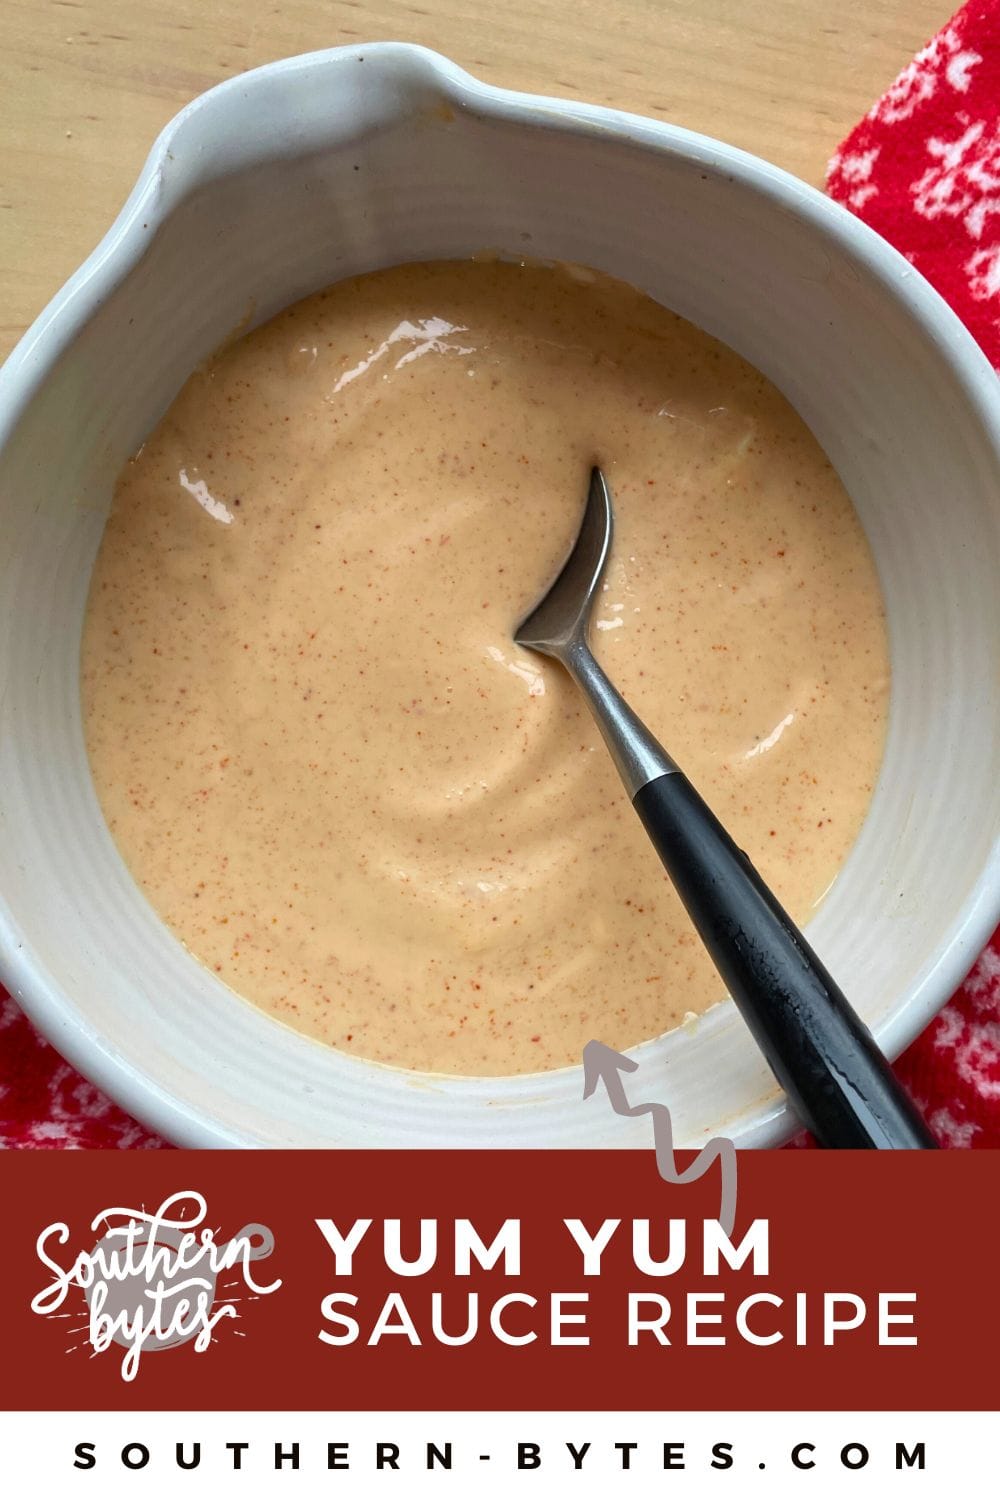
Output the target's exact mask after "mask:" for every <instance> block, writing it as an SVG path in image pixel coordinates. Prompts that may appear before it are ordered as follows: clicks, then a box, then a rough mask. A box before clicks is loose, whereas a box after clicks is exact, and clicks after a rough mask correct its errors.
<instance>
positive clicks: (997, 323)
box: [827, 0, 1000, 368]
mask: <svg viewBox="0 0 1000 1500" xmlns="http://www.w3.org/2000/svg"><path fill="white" fill-rule="evenodd" d="M827 187H828V189H829V192H830V194H831V196H832V197H834V198H836V199H837V200H838V201H839V202H841V203H843V204H844V205H845V206H846V207H847V208H849V209H851V211H852V212H853V213H856V214H857V215H858V217H859V218H862V219H864V220H865V221H866V223H868V224H870V225H871V226H872V228H873V229H877V230H878V232H879V233H880V234H882V235H884V236H885V238H886V239H887V240H889V241H890V242H891V243H892V244H893V245H895V246H896V248H897V249H898V250H901V251H902V252H903V254H904V255H905V256H906V257H907V259H908V260H909V261H911V262H912V263H913V265H915V266H916V268H917V270H918V271H922V272H923V274H924V275H925V276H926V277H927V280H928V281H929V282H931V284H932V285H933V286H935V287H936V288H937V290H938V291H939V292H940V293H941V295H942V296H943V297H945V298H946V299H947V301H948V302H950V303H951V305H952V307H953V308H954V309H955V311H956V312H957V313H958V315H959V317H960V318H961V319H962V321H963V322H964V323H965V324H966V325H967V327H968V328H970V329H971V331H972V332H973V333H974V334H975V336H976V338H977V339H978V341H979V343H980V344H981V345H982V347H983V349H984V350H985V352H986V354H987V356H988V357H989V359H990V361H991V363H992V364H993V365H994V367H995V368H1000V6H998V5H997V3H996V0H989V3H984V0H974V3H972V4H969V5H967V6H966V7H965V8H964V10H960V11H959V13H958V15H957V16H955V17H954V19H953V20H952V21H951V22H949V24H948V25H947V26H946V27H945V28H944V30H943V31H941V32H939V34H938V35H937V36H936V37H935V38H934V40H933V41H932V42H930V43H929V44H928V45H927V46H926V47H924V49H923V51H921V52H919V53H918V54H917V56H916V57H915V58H914V59H913V61H912V63H910V65H909V67H906V68H904V69H903V71H902V73H900V75H899V77H898V78H897V79H896V82H895V83H894V84H893V85H892V86H891V88H890V89H889V90H888V91H887V92H886V94H885V95H883V97H882V98H881V99H880V100H879V102H878V103H877V104H876V105H874V107H873V108H872V109H871V110H869V112H868V114H867V115H866V116H865V118H864V119H863V120H862V121H861V123H860V124H859V125H858V126H857V127H856V128H855V129H854V130H853V131H852V132H851V134H850V135H849V136H848V137H847V140H846V141H845V142H844V144H843V145H842V146H841V148H840V150H839V151H838V152H837V153H836V155H835V156H834V157H833V159H832V161H831V162H830V167H829V172H828V176H827Z"/></svg>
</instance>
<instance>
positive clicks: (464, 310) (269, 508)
mask: <svg viewBox="0 0 1000 1500" xmlns="http://www.w3.org/2000/svg"><path fill="white" fill-rule="evenodd" d="M595 460H598V461H600V463H601V465H602V467H603V468H604V469H605V472H606V473H607V475H608V478H609V481H610V483H611V486H612V490H613V493H614V496H615V503H616V512H617V522H618V524H617V540H616V546H615V552H614V555H613V557H612V560H611V563H610V566H609V569H608V573H607V578H606V582H605V587H604V590H603V593H602V597H601V600H600V603H599V608H598V610H597V612H596V616H595V622H596V629H595V631H594V645H595V649H596V651H597V654H598V656H599V657H600V658H601V659H602V661H603V662H604V664H605V665H606V667H607V668H608V670H609V671H610V673H611V674H612V676H613V678H614V680H615V681H616V682H617V683H618V684H619V685H620V686H621V688H622V690H623V692H624V693H625V694H626V696H627V697H628V698H629V700H630V701H631V702H632V703H633V704H634V706H635V707H636V709H637V711H638V712H639V714H640V715H641V716H642V717H643V718H644V719H645V720H646V721H647V722H648V723H649V724H650V725H651V727H652V728H653V729H654V730H655V732H656V733H657V734H658V736H659V737H660V738H661V739H662V740H663V741H664V743H665V744H666V745H667V747H668V748H669V749H670V751H671V753H672V754H674V755H675V756H676V758H677V759H678V760H679V761H680V763H681V764H682V766H683V767H684V769H685V770H686V771H687V773H688V775H689V776H690V777H691V779H692V780H693V781H694V783H695V785H697V786H698V787H699V789H700V790H701V791H702V792H703V794H704V795H705V796H706V798H707V799H708V801H709V802H710V803H711V804H712V805H713V807H714V808H715V810H716V811H717V812H718V814H719V816H720V817H721V818H722V820H723V822H724V823H726V824H727V826H728V827H729V828H730V830H731V831H732V833H733V835H734V837H735V838H736V839H737V841H738V842H739V843H740V845H741V846H742V847H743V848H746V849H747V850H748V851H750V852H751V854H752V856H753V858H754V859H755V862H756V863H757V864H758V865H759V867H760V869H761V872H762V874H763V876H764V878H765V880H767V881H768V883H769V884H771V885H772V886H773V887H774V889H775V890H776V892H777V894H778V896H779V897H780V899H781V900H782V901H783V902H784V903H785V904H786V905H787V906H788V907H789V909H790V910H791V912H792V914H793V916H794V917H796V918H797V919H798V920H800V921H803V920H805V919H806V917H807V916H808V913H809V910H810V907H811V906H812V904H813V903H814V902H815V901H816V900H817V899H819V897H820V896H821V894H823V893H824V892H825V891H826V889H827V888H828V886H829V884H830V882H831V880H832V879H833V878H834V876H835V874H836V871H837V869H838V867H839V865H840V863H841V861H842V859H843V856H844V854H845V852H846V851H847V849H848V848H849V846H850V844H851V842H852V841H853V839H854V837H855V835H856V832H857V829H858V827H859V825H860V822H861V819H862V817H863V815H864V812H865V808H866V806H867V803H868V799H869V796H870V793H871V789H872V785H873V782H874V778H875V776H876V773H877V769H878V764H879V760H880V756H881V749H882V740H883V733H884V723H885V710H886V700H887V683H888V666H887V653H886V642H885V633H884V622H883V617H882V608H881V600H880V597H879V592H878V586H877V582H876V578H875V573H874V569H873V566H872V562H871V558H870V555H869V553H868V549H867V545H866V543H865V539H864V536H863V534H862V532H861V529H860V526H859V524H858V521H857V518H856V516H855V515H854V512H853V510H852V508H851V506H850V503H849V501H848V499H847V497H846V495H845V494H844V491H843V489H842V487H841V485H840V483H839V481H838V479H837V477H836V475H835V474H834V473H833V471H832V469H831V468H830V466H829V464H828V463H827V461H826V459H825V458H824V456H823V454H822V453H821V452H820V450H819V449H818V447H817V446H816V444H815V442H814V441H813V439H812V438H811V436H810V435H809V433H808V432H807V431H806V429H805V428H804V427H803V425H802V423H801V422H800V421H799V420H798V418H797V417H796V416H795V415H794V413H793V412H792V411H791V410H790V408H789V407H788V406H787V404H786V403H785V402H784V401H783V400H782V398H781V397H780V396H779V395H778V393H777V392H776V391H775V390H774V389H773V387H771V386H770V385H769V384H768V383H767V382H766V381H765V380H764V379H763V377H762V376H761V375H759V374H758V373H757V372H756V371H754V370H752V369H750V368H749V367H748V366H747V365H745V364H744V363H743V362H742V361H740V360H738V359H737V358H736V356H735V355H733V354H732V353H731V352H730V351H728V350H726V349H725V348H723V347H722V346H721V345H718V344H716V343H714V342H713V341H712V340H711V339H709V338H708V337H707V336H705V335H704V334H702V333H700V332H699V331H697V330H696V329H694V328H692V327H691V326H690V325H689V324H686V323H684V322H682V321H681V320H680V319H678V318H676V317H674V316H673V315H672V314H670V313H667V312H665V311H664V310H663V309H662V308H659V307H657V306H656V305H655V304H653V303H652V302H650V301H649V300H648V299H646V298H644V297H642V296H641V295H640V294H639V293H637V292H634V291H632V290H630V289H629V288H626V287H623V286H621V285H619V284H617V283H614V282H610V281H608V280H607V279H605V278H601V277H596V276H589V277H587V278H584V279H580V278H578V277H577V276H575V275H570V274H565V273H564V272H562V271H560V270H556V269H546V268H541V267H522V266H512V265H503V264H495V263H494V264H474V263H469V264H438V265H426V266H408V267H400V268H397V269H395V270H391V271H386V272H380V273H376V274H375V275H372V276H369V277H364V278H360V279H357V280H354V281H349V282H345V283H342V284H340V285H338V286H336V287H333V288H331V289H330V290H329V291H328V292H325V293H322V294H320V295H319V296H317V297H314V298H310V299H308V300H307V301H305V302H303V303H300V304H298V306H296V307H294V308H291V309H289V310H288V311H287V312H285V313H283V314H281V315H280V316H279V317H278V318H276V319H275V320H274V321H273V322H272V323H270V324H269V325H267V326H266V327H264V328H262V329H259V330H258V331H257V332H255V333H253V334H251V335H250V336H249V337H247V338H245V339H243V340H241V341H240V342H239V343H237V344H235V345H233V346H232V347H231V348H229V349H227V350H226V352H225V353H223V354H222V355H220V356H219V357H218V359H216V360H215V361H214V362H213V363H211V364H210V365H209V366H207V367H206V368H205V369H203V370H202V371H200V372H198V373H197V374H195V375H194V376H192V378H191V380H190V381H189V382H188V384H187V385H186V386H185V388H184V390H183V391H182V392H181V394H180V396H179V397H178V399H177V401H176V402H175V404H174V406H173V407H172V409H171V410H170V412H168V414H167V416H166V417H165V418H164V419H163V421H162V423H161V424H160V426H159V427H158V429H157V430H156V432H154V433H153V434H152V436H151V437H150V438H149V440H148V442H147V443H146V444H145V446H144V447H143V449H142V450H141V452H140V454H139V455H137V457H136V459H135V460H134V461H133V462H132V463H131V464H130V465H129V466H128V467H127V468H126V470H125V472H124V474H123V475H122V477H121V481H120V483H119V485H118V489H117V491H116V495H115V501H114V506H113V509H112V514H111V517H110V520H109V523H108V528H107V531H106V534H105V538H104V541H103V544H102V548H101V552H100V556H99V558H98V562H97V566H96V569H95V574H94V580H93V585H92V590H91V597H90V602H89V607H88V614H87V621H86V628H85V636H84V647H83V695H84V708H85V718H86V729H87V738H88V745H89V749H90V755H91V763H92V766H93V771H94V778H95V783H96V785H97V789H98V793H99V795H100V798H101V801H102V804H103V806H104V809H105V812H106V815H107V817H108V821H109V825H110V827H111V829H112V832H113V834H114V836H115V838H116V840H117V842H118V844H119V847H120V848H121V850H122V853H123V855H124V857H125V858H126V860H127V861H128V863H129V865H130V867H131V868H132V870H133V872H134V873H135V875H136V878H137V879H138V880H139V882H140V883H141V884H142V886H143V887H144V889H145V890H146V892H147V894H148V895H149V897H150V899H151V900H152V902H153V903H154V905H155V906H156V907H157V908H158V910H159V911H160V912H161V913H162V914H163V916H164V917H165V919H166V920H167V921H168V922H169V923H170V924H171V926H172V927H173V928H174V929H175V931H176V932H177V933H178V934H179V935H180V936H181V938H182V939H183V940H184V941H185V942H186V943H187V944H188V946H189V947H190V948H191V949H192V951H193V952H194V953H195V954H197V955H198V957H199V958H201V959H202V960H203V961H204V962H205V963H206V964H208V965H209V966H210V967H211V968H213V969H214V970H215V972H216V973H218V974H219V975H220V976H221V977H222V978H223V979H225V980H226V981H227V982H228V983H229V984H230V985H232V987H233V988H234V989H237V990H238V991H240V992H241V993H242V994H243V995H245V996H246V997H247V998H249V999H250V1000H252V1001H254V1002H255V1003H256V1004H258V1005H261V1006H262V1007H264V1008H265V1009H267V1010H269V1011H270V1012H272V1013H273V1014H274V1015H276V1016H278V1017H280V1018H281V1019H282V1020H284V1021H287V1022H288V1023H289V1024H291V1025H293V1026H295V1027H298V1028H299V1029H301V1030H303V1031H306V1032H307V1033H309V1034H311V1035H313V1036H316V1037H319V1038H321V1039H322V1040H324V1041H326V1042H329V1043H331V1044H333V1045H334V1046H337V1047H341V1048H344V1049H345V1050H347V1051H350V1052H354V1053H357V1054H360V1055H361V1056H364V1057H369V1058H374V1059H379V1060H382V1061H387V1062H393V1063H397V1064H401V1065H403V1066H409V1067H416V1068H427V1069H431V1070H440V1071H445V1072H460V1073H461V1072H469V1073H487V1074H499V1073H509V1072H517V1071H535V1070H537V1069H542V1068H548V1067H554V1066H560V1065H563V1064H566V1063H571V1062H577V1061H579V1058H580V1054H581V1051H582V1048H583V1045H584V1043H585V1042H586V1041H588V1040H589V1039H590V1038H591V1037H594V1036H597V1037H600V1038H601V1039H602V1040H603V1041H605V1042H607V1043H608V1044H609V1045H611V1046H614V1047H618V1048H621V1047H626V1046H629V1045H631V1044H633V1043H635V1042H637V1041H640V1040H642V1039H644V1038H647V1037H650V1036H654V1035H656V1034H658V1033H660V1032H662V1031H664V1030H666V1029H667V1028H668V1027H670V1026H671V1025H673V1024H676V1022H677V1021H678V1020H679V1019H680V1018H681V1017H682V1016H683V1015H684V1014H685V1013H686V1012H689V1011H692V1010H694V1011H698V1010H702V1009H704V1008H705V1007H706V1006H707V1005H709V1004H710V1003H711V1002H712V1001H713V1000H715V999H717V998H718V997H719V983H718V980H717V979H716V976H715V973H714V970H713V969H712V966H711V964H710V962H709V960H708V959H707V958H706V957H705V955H704V954H703V952H702V951H701V948H700V945H699V944H698V941H697V939H696V937H695V935H694V933H693V932H692V930H691V929H690V927H689V924H688V922H687V919H686V917H685V915H684V913H683V911H682V910H681V908H680V906H679V903H678V902H677V900H676V898H675V897H674V895H673V892H672V890H671V889H670V887H669V886H668V884H667V882H666V879H665V877H664V876H663V873H662V871H661V869H660V866H659V863H658V861H657V858H656V856H655V854H654V853H653V851H652V849H651V848H650V847H649V845H648V843H647V841H646V838H645V835H644V833H643V831H642V828H641V826H640V825H639V822H638V820H637V819H636V818H635V815H634V814H633V813H632V811H631V809H630V808H629V806H628V803H627V800H626V798H625V796H624V794H623V792H622V790H621V787H620V785H619V783H618V780H617V777H616V774H615V772H614V769H613V767H612V766H611V763H610V760H609V758H608V756H607V753H606V751H605V750H604V747H603V744H602V742H601V740H600V735H599V733H598V731H597V730H596V728H595V727H594V725H593V723H592V722H591V720H590V719H589V716H588V715H587V712H586V710H585V709H584V707H583V705H582V703H581V702H580V701H579V699H578V697H577V696H576V694H575V692H574V690H573V688H572V686H571V685H570V683H569V681H568V679H566V678H565V677H564V676H563V674H562V673H561V671H560V669H559V668H558V667H556V666H555V665H554V664H552V663H550V662H546V661H543V660H542V659H541V658H539V657H537V656H534V655H532V654H531V653H528V652H525V651H522V650H520V649H519V648H518V647H516V646H515V645H514V644H513V641H512V639H511V632H512V629H513V626H514V624H515V623H516V621H517V620H518V619H519V618H520V617H521V615H522V614H523V613H524V610H525V609H526V607H527V606H528V605H529V604H530V603H531V602H532V601H533V600H534V599H535V598H536V597H537V596H538V594H539V593H540V592H541V590H542V588H543V587H544V586H545V585H546V583H547V582H548V581H549V580H550V579H551V577H552V573H553V570H554V568H555V567H556V566H557V565H558V563H559V561H560V559H561V558H562V556H563V555H564V554H565V552H566V550H567V548H568V546H569V543H570V541H571V539H572V537H573V534H574V532H575V528H576V525H577V524H578V522H579V517H580V510H581V506H582V503H583V498H584V494H585V487H586V475H587V472H588V469H589V466H590V464H591V463H592V462H593V461H595Z"/></svg>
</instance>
